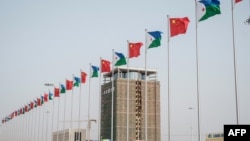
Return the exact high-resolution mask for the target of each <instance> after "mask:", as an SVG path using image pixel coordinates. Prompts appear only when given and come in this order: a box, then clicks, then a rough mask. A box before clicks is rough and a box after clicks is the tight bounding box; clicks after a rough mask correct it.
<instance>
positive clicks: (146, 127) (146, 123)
mask: <svg viewBox="0 0 250 141" xmlns="http://www.w3.org/2000/svg"><path fill="white" fill-rule="evenodd" d="M145 33H146V34H145V36H146V38H145V39H146V40H145V45H146V47H145V99H144V102H145V103H144V104H145V141H147V140H148V105H147V100H148V92H147V91H148V87H147V49H148V44H147V29H145Z"/></svg>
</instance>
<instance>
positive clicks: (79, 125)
mask: <svg viewBox="0 0 250 141" xmlns="http://www.w3.org/2000/svg"><path fill="white" fill-rule="evenodd" d="M81 72H82V70H80V74H81ZM81 91H82V82H80V90H79V111H78V140H79V141H80V127H81V121H80V119H81V95H82V93H81Z"/></svg>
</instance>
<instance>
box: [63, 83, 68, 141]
mask: <svg viewBox="0 0 250 141" xmlns="http://www.w3.org/2000/svg"><path fill="white" fill-rule="evenodd" d="M65 81H67V79H65ZM65 87H66V86H65ZM66 91H67V88H65V93H64V94H65V95H64V116H63V141H65V116H66V101H67V100H66V99H67V97H66Z"/></svg>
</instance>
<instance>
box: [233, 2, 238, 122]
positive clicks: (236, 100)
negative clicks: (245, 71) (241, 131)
mask: <svg viewBox="0 0 250 141" xmlns="http://www.w3.org/2000/svg"><path fill="white" fill-rule="evenodd" d="M231 4H232V10H231V11H232V36H233V58H234V90H235V106H236V124H239V105H238V90H237V73H236V60H235V58H236V54H235V38H234V12H233V10H234V1H233V0H231Z"/></svg>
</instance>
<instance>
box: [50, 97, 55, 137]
mask: <svg viewBox="0 0 250 141" xmlns="http://www.w3.org/2000/svg"><path fill="white" fill-rule="evenodd" d="M54 95H55V94H54ZM54 95H53V99H52V100H53V105H52V117H51V118H52V119H51V141H53V136H54V135H53V127H54V126H53V125H54V111H55V110H54V106H55V96H54Z"/></svg>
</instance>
